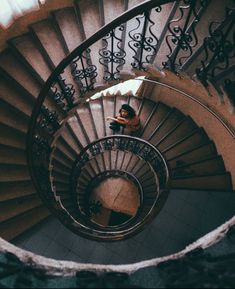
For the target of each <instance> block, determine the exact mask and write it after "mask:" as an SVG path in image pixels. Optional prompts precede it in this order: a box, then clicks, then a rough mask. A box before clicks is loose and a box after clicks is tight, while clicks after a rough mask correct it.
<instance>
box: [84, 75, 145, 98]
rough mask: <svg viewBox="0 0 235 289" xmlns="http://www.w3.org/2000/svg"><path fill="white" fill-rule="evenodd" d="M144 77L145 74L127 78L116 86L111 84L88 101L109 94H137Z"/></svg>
mask: <svg viewBox="0 0 235 289" xmlns="http://www.w3.org/2000/svg"><path fill="white" fill-rule="evenodd" d="M143 79H144V76H139V77H136V79H130V80H126V81H124V82H121V83H118V84H116V85H114V86H111V87H109V88H107V89H105V90H102V91H100V92H97V93H96V94H94V95H93V96H92V97H90V98H89V99H87V101H90V100H94V99H97V98H100V97H102V96H109V95H130V96H135V95H136V94H137V91H138V90H139V88H140V86H141V84H142V82H143V81H141V80H143Z"/></svg>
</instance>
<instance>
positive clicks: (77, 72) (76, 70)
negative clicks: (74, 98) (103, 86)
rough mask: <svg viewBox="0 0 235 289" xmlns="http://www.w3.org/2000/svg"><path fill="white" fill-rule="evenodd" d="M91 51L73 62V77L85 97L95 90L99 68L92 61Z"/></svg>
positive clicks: (87, 51) (88, 50)
mask: <svg viewBox="0 0 235 289" xmlns="http://www.w3.org/2000/svg"><path fill="white" fill-rule="evenodd" d="M90 53H91V49H89V48H88V49H87V50H86V51H85V52H84V53H83V54H82V55H81V56H78V57H76V58H75V59H74V60H73V62H72V71H71V73H72V75H73V78H74V80H75V81H76V82H77V84H78V85H79V87H80V93H81V95H82V96H83V95H84V94H85V93H86V92H89V91H92V90H94V83H95V78H96V76H97V67H96V66H95V65H93V64H92V61H91V56H90Z"/></svg>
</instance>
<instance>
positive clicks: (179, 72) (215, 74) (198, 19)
mask: <svg viewBox="0 0 235 289" xmlns="http://www.w3.org/2000/svg"><path fill="white" fill-rule="evenodd" d="M66 3H67V2H66ZM234 14H235V10H234V1H230V0H227V1H223V2H221V1H219V0H218V1H217V0H214V1H209V0H207V1H206V0H204V1H203V0H201V1H188V0H182V1H166V0H164V1H163V0H162V1H160V0H159V1H145V2H143V1H138V0H129V1H128V0H86V1H83V0H80V1H68V3H67V6H66V7H63V8H61V9H55V8H54V9H53V10H52V11H50V15H49V17H47V18H45V19H42V20H40V21H36V22H35V23H30V25H29V27H28V31H27V33H24V34H21V35H17V36H15V37H14V38H10V39H8V41H7V47H6V49H4V50H3V51H1V53H0V96H1V99H0V102H1V105H0V131H1V133H0V165H1V167H0V207H1V215H0V237H1V238H3V239H5V240H6V241H8V242H11V243H12V244H15V245H16V246H18V247H22V248H23V249H25V250H27V251H31V252H33V253H36V254H39V255H42V256H45V257H49V258H55V259H63V260H68V261H70V260H72V261H76V262H78V263H83V264H82V265H84V266H85V267H82V268H85V269H84V270H87V268H88V267H86V265H87V264H89V263H90V264H101V265H102V264H103V265H104V269H103V270H104V271H105V272H107V271H109V270H111V271H116V272H119V273H117V275H116V277H115V278H117V279H115V278H114V277H113V275H112V276H111V275H110V276H111V277H112V278H114V279H112V278H111V277H110V278H111V279H108V280H109V281H108V282H111V283H110V284H111V285H112V286H114V283H115V282H116V281H117V280H122V282H124V281H123V280H126V279H125V278H126V275H122V273H120V272H121V271H122V270H121V268H117V269H115V268H114V267H112V268H109V267H108V266H109V265H112V264H115V265H121V264H130V263H135V262H140V261H144V260H145V261H146V260H148V259H153V258H158V257H162V256H166V255H170V254H174V253H176V252H179V251H180V250H183V249H184V248H185V246H188V245H189V244H191V243H192V242H194V241H196V240H197V239H199V238H201V237H203V236H204V235H205V234H207V233H209V232H210V231H212V230H214V229H216V228H217V227H218V226H220V225H221V224H223V223H224V222H226V221H228V220H229V219H231V218H232V217H233V216H234V204H235V196H234V183H235V169H234V163H235V155H234V154H233V153H232V152H233V151H234V148H235V146H234V138H235V118H234V107H235V95H234V91H235V90H234V88H235V85H234V83H235V80H234V71H235V70H234V55H235V51H234V19H235V17H234ZM122 104H129V105H131V106H132V107H133V108H134V109H135V111H136V113H137V114H138V116H139V118H140V122H141V128H140V130H139V131H137V132H135V133H130V132H129V131H128V130H127V129H122V130H121V131H120V132H118V133H114V132H113V131H112V130H110V128H109V122H108V121H107V117H108V116H116V115H117V114H118V111H119V109H120V107H121V105H122ZM58 220H59V221H58ZM52 239H53V242H52V241H51V240H52ZM3 242H4V241H3ZM4 244H5V243H4ZM8 245H9V246H10V248H12V247H11V245H10V244H9V243H8ZM4 246H5V245H4ZM46 246H47V250H46ZM55 247H57V249H56V250H55ZM40 248H41V249H40ZM63 249H64V250H65V249H66V250H67V252H69V254H67V255H63V254H62V253H61V251H63ZM9 250H10V249H9ZM12 250H13V249H12ZM53 250H54V251H53ZM10 251H11V250H10ZM59 252H60V253H61V254H60V253H59ZM130 252H132V253H130ZM57 253H58V254H57ZM26 254H30V253H29V252H27V253H26ZM16 255H17V254H16ZM7 256H8V257H9V258H10V259H9V260H10V261H9V260H8V259H7V260H8V261H9V263H11V261H12V260H13V262H16V263H17V262H18V259H17V261H16V259H14V258H16V257H12V255H11V254H10V253H8V255H7ZM20 256H21V255H20ZM28 256H29V255H28ZM30 256H31V257H30V258H34V257H32V256H34V255H30ZM18 257H19V256H18ZM12 258H13V259H12ZM19 258H20V257H19ZM35 258H37V257H35ZM40 258H41V257H40ZM22 260H24V261H25V259H24V257H22V256H21V261H22ZM37 260H38V262H39V263H40V262H41V261H40V260H41V259H40V260H39V259H37ZM48 264H49V263H48ZM54 265H55V263H54ZM54 265H48V266H49V267H51V266H52V267H53V266H54ZM101 265H99V266H101ZM46 266H47V265H46ZM64 266H65V265H63V266H62V267H63V268H64ZM94 266H95V265H94ZM105 266H107V267H105ZM163 266H164V265H163ZM176 266H177V265H176ZM49 267H48V268H49ZM101 267H102V266H101ZM10 268H11V265H10ZM140 268H141V267H138V266H137V267H135V268H134V269H130V272H133V271H136V270H137V269H140ZM70 269H71V268H70ZM57 270H58V268H57ZM71 270H74V272H75V271H76V270H75V269H71ZM82 270H83V269H79V271H81V272H80V273H81V274H80V273H79V274H78V272H77V276H78V275H79V276H78V277H79V279H78V280H80V281H79V282H81V280H83V278H84V280H85V281H84V282H85V283H79V284H77V285H78V287H79V286H80V287H83V286H84V284H87V283H86V280H90V281H91V282H95V284H93V285H94V287H95V286H96V285H97V282H99V281H97V280H98V279H97V276H96V277H94V275H92V274H95V273H92V272H91V271H92V270H93V271H94V270H99V268H98V267H97V268H96V267H92V269H90V272H89V274H88V273H85V271H84V272H83V271H82ZM52 271H53V269H52ZM124 271H125V270H124ZM14 272H15V271H14V270H13V272H12V274H11V273H10V274H8V275H7V276H8V277H9V276H12V275H13V274H15V273H14ZM16 272H18V271H17V270H16ZM0 274H2V276H3V277H4V276H5V275H4V274H6V272H5V271H4V270H3V272H0ZM30 274H31V273H30ZM82 274H84V275H82ZM86 274H87V275H86ZM118 274H120V275H118ZM123 274H124V273H123ZM150 275H151V274H150ZM24 276H25V274H24ZM93 277H94V278H95V279H94V278H93ZM1 278H2V277H1V275H0V279H1ZM4 278H5V277H4ZM86 278H87V279H86ZM107 278H108V277H107ZM146 278H147V277H146ZM225 278H226V276H225ZM18 279H19V278H18ZM18 279H17V280H18ZM26 279H27V278H26ZM39 279H40V278H39ZM22 280H23V281H22ZM94 280H96V281H94ZM113 280H114V281H113ZM115 280H116V281H115ZM25 282H26V281H25V277H24V278H23V279H22V278H21V279H20V280H18V281H16V283H14V284H13V285H11V286H13V287H14V286H17V285H19V284H21V285H22V284H23V285H24V286H25V285H27V282H26V283H25ZM122 282H121V283H120V284H119V285H120V286H122V285H123V284H124V283H122ZM182 282H183V281H182ZM211 282H212V281H211ZM3 284H4V283H2V285H1V286H4V285H3ZM7 284H8V285H9V284H10V283H7ZM35 284H38V283H34V284H32V283H30V284H29V283H28V287H33V286H36V285H35ZM48 284H49V283H48ZM117 284H118V282H117V283H115V285H117ZM182 284H184V283H182ZM23 285H22V286H23ZM44 285H45V284H44ZM57 285H58V284H57ZM97 286H98V285H97ZM123 286H124V285H123ZM132 286H133V285H132ZM26 287H27V286H26ZM48 287H49V288H50V285H48ZM65 287H66V284H65ZM89 288H92V287H89ZM95 288H96V287H95ZM98 288H100V287H99V286H98ZM107 288H109V287H107Z"/></svg>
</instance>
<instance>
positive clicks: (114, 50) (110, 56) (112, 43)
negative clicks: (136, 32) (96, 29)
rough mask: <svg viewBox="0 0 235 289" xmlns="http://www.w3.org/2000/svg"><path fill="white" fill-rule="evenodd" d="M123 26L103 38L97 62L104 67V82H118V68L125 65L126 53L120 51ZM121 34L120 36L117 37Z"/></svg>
mask: <svg viewBox="0 0 235 289" xmlns="http://www.w3.org/2000/svg"><path fill="white" fill-rule="evenodd" d="M124 30H125V26H124V25H121V26H119V27H117V28H116V29H113V30H112V31H110V32H109V33H108V34H107V35H106V37H105V38H103V43H104V47H103V48H102V49H100V51H99V55H100V56H101V58H100V60H99V62H100V64H102V65H103V66H104V67H105V71H104V80H106V81H110V80H118V79H119V78H120V77H119V73H120V68H121V67H122V66H123V65H124V64H125V56H126V52H125V51H124V50H123V49H122V34H123V31H124ZM119 34H121V35H120V36H118V35H119Z"/></svg>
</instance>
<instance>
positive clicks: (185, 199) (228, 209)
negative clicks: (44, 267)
mask: <svg viewBox="0 0 235 289" xmlns="http://www.w3.org/2000/svg"><path fill="white" fill-rule="evenodd" d="M234 213H235V193H234V192H232V193H228V192H205V191H187V190H174V191H172V192H171V193H170V195H169V197H168V200H167V202H166V204H165V206H164V208H163V210H162V211H161V212H160V213H159V214H158V216H157V217H156V218H155V219H154V220H153V221H152V223H151V224H149V225H147V226H146V228H145V229H144V230H143V231H142V232H140V233H138V234H136V235H135V236H133V237H131V238H130V239H127V240H124V241H116V242H109V243H107V242H97V241H91V240H88V239H85V238H83V237H80V236H77V235H75V234H73V233H72V232H70V231H69V230H68V229H67V228H66V227H64V226H63V225H62V224H61V223H60V222H59V221H58V220H56V219H54V218H53V217H51V218H49V219H48V220H47V221H45V222H44V223H42V224H41V225H38V226H37V227H36V228H35V229H34V230H31V231H29V232H27V233H25V234H24V235H23V236H21V237H19V238H17V239H16V240H15V241H14V242H13V243H14V244H15V245H17V246H19V247H22V248H24V249H26V250H29V251H32V252H35V253H37V254H40V255H43V256H46V257H50V258H54V259H60V260H71V261H76V262H82V263H96V264H128V263H135V262H138V261H142V260H146V259H150V258H155V257H160V256H165V255H169V254H173V253H176V252H178V251H180V250H182V249H184V248H185V246H187V245H188V244H190V243H192V242H193V241H195V240H197V239H198V238H199V237H202V236H203V235H205V234H206V233H208V232H210V231H211V230H213V229H215V228H216V227H218V226H219V225H221V224H222V223H224V222H225V221H227V220H228V219H230V218H231V217H232V216H233V215H234Z"/></svg>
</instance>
